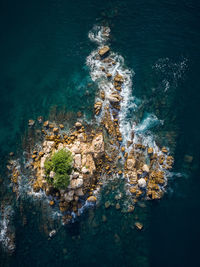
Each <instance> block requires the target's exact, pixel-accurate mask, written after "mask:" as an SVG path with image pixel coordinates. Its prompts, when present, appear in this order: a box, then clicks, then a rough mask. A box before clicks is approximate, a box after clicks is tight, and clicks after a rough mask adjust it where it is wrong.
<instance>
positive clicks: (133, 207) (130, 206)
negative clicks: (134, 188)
mask: <svg viewBox="0 0 200 267" xmlns="http://www.w3.org/2000/svg"><path fill="white" fill-rule="evenodd" d="M134 209H135V206H133V205H129V206H128V210H127V212H133V211H134Z"/></svg>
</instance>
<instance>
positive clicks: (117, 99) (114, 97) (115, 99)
mask: <svg viewBox="0 0 200 267" xmlns="http://www.w3.org/2000/svg"><path fill="white" fill-rule="evenodd" d="M107 99H108V100H109V101H110V102H113V103H118V102H120V101H121V100H122V97H121V96H120V95H118V94H117V93H111V94H110V95H108V96H107Z"/></svg>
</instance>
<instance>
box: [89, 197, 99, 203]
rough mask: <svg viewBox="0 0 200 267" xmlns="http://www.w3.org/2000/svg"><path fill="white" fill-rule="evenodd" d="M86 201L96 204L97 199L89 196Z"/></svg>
mask: <svg viewBox="0 0 200 267" xmlns="http://www.w3.org/2000/svg"><path fill="white" fill-rule="evenodd" d="M87 201H88V202H96V201H97V198H96V197H95V196H90V197H88V198H87Z"/></svg>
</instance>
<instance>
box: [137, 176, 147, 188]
mask: <svg viewBox="0 0 200 267" xmlns="http://www.w3.org/2000/svg"><path fill="white" fill-rule="evenodd" d="M146 185H147V183H146V181H145V179H144V178H141V179H139V180H138V186H139V187H140V188H145V187H146Z"/></svg>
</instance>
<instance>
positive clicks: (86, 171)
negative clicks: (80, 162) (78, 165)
mask: <svg viewBox="0 0 200 267" xmlns="http://www.w3.org/2000/svg"><path fill="white" fill-rule="evenodd" d="M81 171H82V173H83V174H87V173H89V172H90V170H89V169H88V168H86V167H85V166H84V167H83V168H82V170H81Z"/></svg>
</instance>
